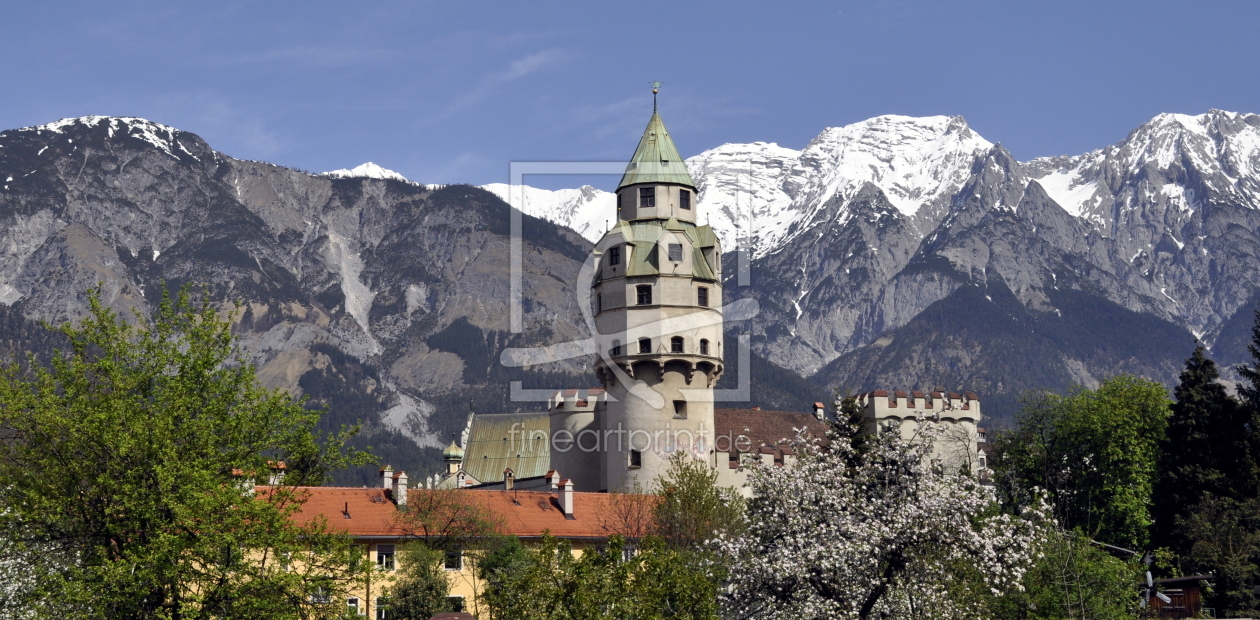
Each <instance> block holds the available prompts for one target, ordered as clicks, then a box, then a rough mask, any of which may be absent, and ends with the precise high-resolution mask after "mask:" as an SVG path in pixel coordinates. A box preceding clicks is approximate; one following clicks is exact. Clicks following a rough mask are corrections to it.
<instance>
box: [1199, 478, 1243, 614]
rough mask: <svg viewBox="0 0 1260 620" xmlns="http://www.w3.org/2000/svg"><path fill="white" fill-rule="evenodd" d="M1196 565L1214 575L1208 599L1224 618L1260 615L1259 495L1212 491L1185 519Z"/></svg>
mask: <svg viewBox="0 0 1260 620" xmlns="http://www.w3.org/2000/svg"><path fill="white" fill-rule="evenodd" d="M1184 526H1185V528H1186V530H1187V535H1188V537H1189V538H1190V540H1191V541H1192V544H1193V547H1192V548H1191V550H1190V564H1191V567H1192V568H1202V569H1205V570H1210V571H1211V572H1212V573H1213V574H1215V575H1216V580H1215V582H1214V583H1213V584H1212V590H1211V593H1210V594H1209V595H1208V603H1209V604H1210V605H1211V606H1213V607H1215V608H1216V609H1217V611H1218V615H1219V614H1225V615H1224V616H1222V617H1255V616H1256V615H1260V597H1257V596H1256V593H1255V591H1254V589H1253V588H1254V587H1255V584H1256V583H1258V582H1260V500H1257V499H1255V498H1250V499H1246V500H1241V501H1240V500H1236V499H1232V498H1228V497H1213V496H1208V497H1206V498H1204V500H1203V501H1202V502H1200V503H1199V504H1198V505H1197V506H1195V509H1194V510H1193V511H1192V512H1191V514H1190V516H1189V517H1188V518H1187V519H1186V521H1185V524H1184Z"/></svg>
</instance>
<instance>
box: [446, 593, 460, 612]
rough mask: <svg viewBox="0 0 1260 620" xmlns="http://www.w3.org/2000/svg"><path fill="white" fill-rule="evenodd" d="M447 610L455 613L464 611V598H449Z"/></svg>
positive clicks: (447, 598)
mask: <svg viewBox="0 0 1260 620" xmlns="http://www.w3.org/2000/svg"><path fill="white" fill-rule="evenodd" d="M446 610H447V611H453V612H461V611H464V597H462V596H448V597H446Z"/></svg>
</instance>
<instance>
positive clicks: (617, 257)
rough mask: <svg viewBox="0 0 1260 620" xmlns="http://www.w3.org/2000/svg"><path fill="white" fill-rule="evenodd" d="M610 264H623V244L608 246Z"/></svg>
mask: <svg viewBox="0 0 1260 620" xmlns="http://www.w3.org/2000/svg"><path fill="white" fill-rule="evenodd" d="M608 264H609V265H620V264H621V246H619V245H614V246H612V247H611V248H608Z"/></svg>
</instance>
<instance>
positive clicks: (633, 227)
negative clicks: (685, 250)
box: [607, 218, 721, 282]
mask: <svg viewBox="0 0 1260 620" xmlns="http://www.w3.org/2000/svg"><path fill="white" fill-rule="evenodd" d="M665 231H677V232H681V233H683V235H685V236H686V237H687V240H688V241H690V242H691V253H692V254H691V273H689V274H688V273H683V272H681V271H670V272H669V275H690V276H692V277H694V278H701V279H705V280H713V281H715V282H716V281H717V274H715V273H713V270H712V269H711V268H710V267H709V262H708V261H707V260H705V258H704V250H705V249H707V248H713V249H714V250H715V251H717V252H718V253H719V254H720V253H721V248H720V247H719V245H718V239H717V235H715V234H714V233H713V229H712V228H710V227H709V226H707V225H705V226H697V225H695V224H693V223H691V222H680V221H678V220H677V219H674V218H670V219H668V220H665V221H662V220H632V221H626V220H621V221H618V222H617V225H616V226H614V227H613V228H612V230H610V231H608V233H607V234H608V235H620V236H621V238H622V239H623V240H624V242H625V243H626V245H629V246H632V247H633V250H632V251H630V252H627V255H626V259H625V260H626V272H625V275H627V276H655V275H660V274H661V273H662V272H661V266H660V263H659V257H658V256H657V253H656V252H653V251H651V248H652V247H654V246H656V245H657V244H658V243H659V242H660V240H661V237H662V236H663V235H664V234H665Z"/></svg>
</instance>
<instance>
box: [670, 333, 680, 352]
mask: <svg viewBox="0 0 1260 620" xmlns="http://www.w3.org/2000/svg"><path fill="white" fill-rule="evenodd" d="M669 352H670V353H682V352H683V339H682V336H674V337H673V338H670V339H669Z"/></svg>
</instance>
